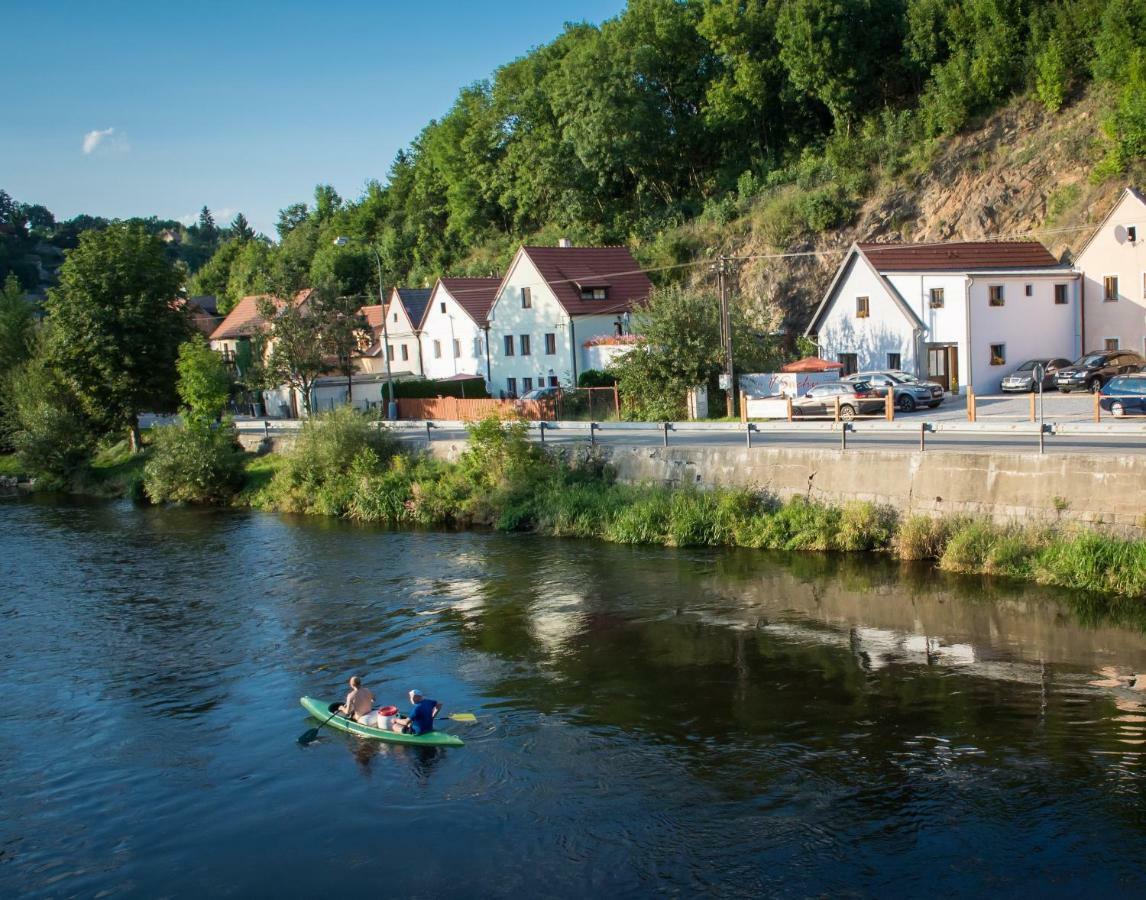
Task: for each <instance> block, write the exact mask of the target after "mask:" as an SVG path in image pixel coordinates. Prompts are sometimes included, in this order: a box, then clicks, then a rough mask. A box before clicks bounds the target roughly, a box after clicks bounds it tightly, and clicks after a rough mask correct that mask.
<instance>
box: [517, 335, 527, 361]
mask: <svg viewBox="0 0 1146 900" xmlns="http://www.w3.org/2000/svg"><path fill="white" fill-rule="evenodd" d="M519 343H520V344H521V355H522V356H529V335H528V334H523V335H522V336H521V339H520V341H519Z"/></svg>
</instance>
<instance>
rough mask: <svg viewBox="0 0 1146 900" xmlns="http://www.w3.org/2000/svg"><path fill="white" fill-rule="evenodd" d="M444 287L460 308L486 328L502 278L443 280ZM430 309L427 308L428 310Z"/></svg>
mask: <svg viewBox="0 0 1146 900" xmlns="http://www.w3.org/2000/svg"><path fill="white" fill-rule="evenodd" d="M441 283H442V287H443V288H444V289H445V290H446V292H447V293H448V294H449V295H450V296H451V297H453V298H454V299H455V300H457V301H458V306H460V307H461V308H462V309H464V310H465V311H466V313H467V314H468V315H469V317H470V318H471V319H473V320H474V321H475V322H476V323H477V324H478V325H480V326H482V327H483V328H484V327H485V325H486V323H487V321H488V317H489V310H490V307H491V306H493V301H494V300H495V299H497V289H498V287H499V286H500V285H501V279H500V278H443V279H442V280H441ZM428 308H429V307H427V309H428Z"/></svg>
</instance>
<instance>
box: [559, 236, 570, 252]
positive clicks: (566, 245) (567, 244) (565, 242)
mask: <svg viewBox="0 0 1146 900" xmlns="http://www.w3.org/2000/svg"><path fill="white" fill-rule="evenodd" d="M557 246H558V247H560V248H562V249H563V250H564V249H568V248H569V247H572V246H573V242H572V241H571V240H569V238H561V240H559V241H558V242H557Z"/></svg>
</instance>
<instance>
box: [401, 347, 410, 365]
mask: <svg viewBox="0 0 1146 900" xmlns="http://www.w3.org/2000/svg"><path fill="white" fill-rule="evenodd" d="M409 361H410V348H409V347H407V346H406V345H405V344H403V345H402V362H409Z"/></svg>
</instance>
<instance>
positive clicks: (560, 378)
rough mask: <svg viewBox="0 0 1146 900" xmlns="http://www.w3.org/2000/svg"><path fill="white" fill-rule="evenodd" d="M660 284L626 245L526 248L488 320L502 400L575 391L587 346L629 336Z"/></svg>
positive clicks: (493, 379) (494, 386)
mask: <svg viewBox="0 0 1146 900" xmlns="http://www.w3.org/2000/svg"><path fill="white" fill-rule="evenodd" d="M651 291H652V282H650V281H649V277H648V275H646V274H645V272H644V271H643V270H642V269H641V267H640V266H639V265H638V264H637V261H636V260H635V259H634V258H633V255H632V253H630V252H629V251H628V249H627V248H625V247H574V246H572V245H570V244H569V242H568V241H562V242H561V245H560V246H557V247H521V248H520V249H519V250H518V251H517V253H516V255H515V256H514V257H513V262H512V263H511V264H510V267H509V270H508V271H507V272H506V274H505V277H504V278H503V279H502V280H501V284H500V285H499V286H498V288H497V292H496V296H495V298H494V301H493V305H492V306H491V307H490V310H489V314H488V317H487V318H488V326H489V327H488V345H489V346H488V350H489V370H488V380H489V383H490V391H491V393H493V394H494V395H495V396H496V395H498V394H503V393H504V394H505V395H506V396H521V395H522V394H525V393H526V392H528V391H530V390H532V389H533V388H536V387H543V386H547V385H554V386H556V385H562V386H571V385H575V384H576V383H577V377H578V376H579V375H580V373H581V372H583V371H584V370H585V369H586V368H587V366H586V347H585V343H586V342H587V341H589V340H590V339H591V338H593V337H598V336H600V335H603V334H621V333H626V332H628V331H629V313H630V312H631V311H632V309H633V306H634V304H637V303H640V302H641V301H643V300H645V299H646V298H647V297H648V296H649V293H650V292H651Z"/></svg>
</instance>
